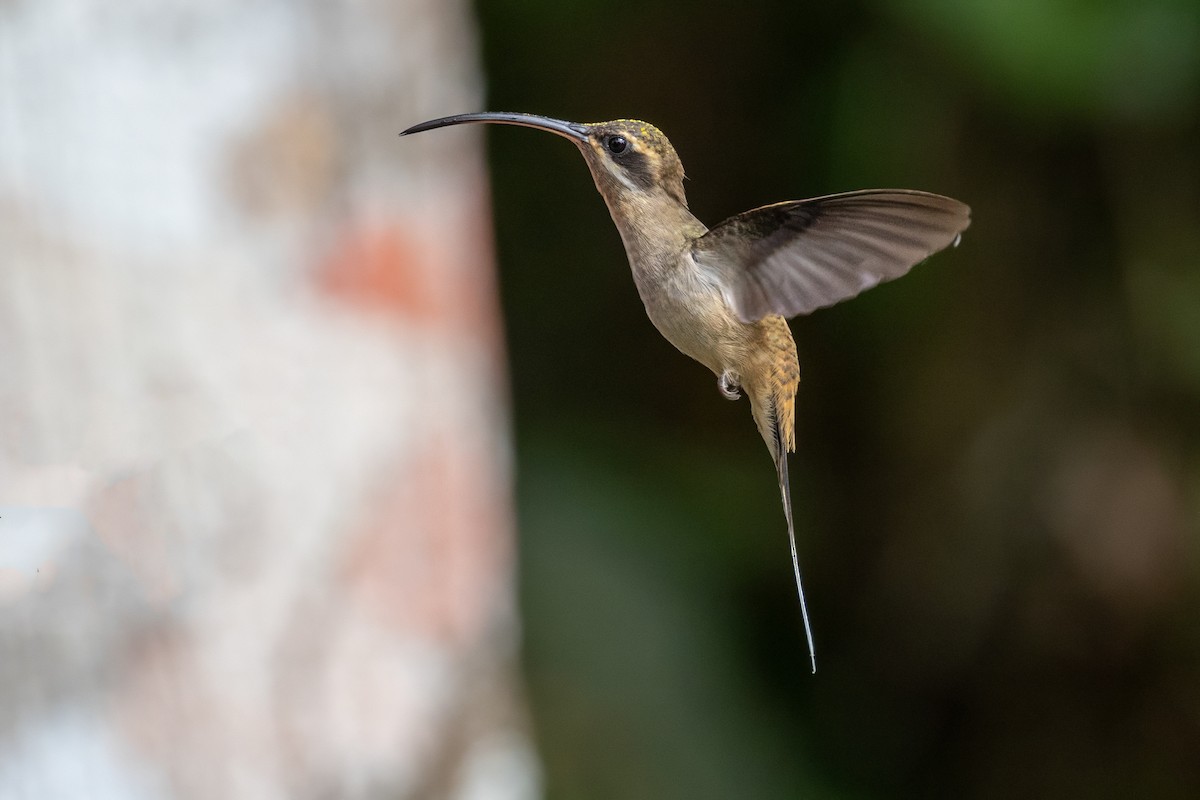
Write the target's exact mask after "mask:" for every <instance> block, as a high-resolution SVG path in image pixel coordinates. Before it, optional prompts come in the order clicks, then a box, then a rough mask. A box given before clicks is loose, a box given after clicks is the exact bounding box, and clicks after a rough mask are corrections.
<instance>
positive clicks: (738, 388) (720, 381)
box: [717, 369, 742, 400]
mask: <svg viewBox="0 0 1200 800" xmlns="http://www.w3.org/2000/svg"><path fill="white" fill-rule="evenodd" d="M717 388H718V389H720V390H721V394H722V395H724V396H725V399H726V400H737V399H738V398H739V397H741V396H742V385H741V383H739V382H738V374H737V373H736V372H734V371H733V370H731V369H727V370H725V371H724V372H722V373H721V376H720V377H719V378H717Z"/></svg>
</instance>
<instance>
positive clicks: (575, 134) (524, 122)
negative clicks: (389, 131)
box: [400, 111, 588, 141]
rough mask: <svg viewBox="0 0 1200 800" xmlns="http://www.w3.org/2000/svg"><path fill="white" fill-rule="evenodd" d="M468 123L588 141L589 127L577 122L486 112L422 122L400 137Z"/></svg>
mask: <svg viewBox="0 0 1200 800" xmlns="http://www.w3.org/2000/svg"><path fill="white" fill-rule="evenodd" d="M468 122H495V123H499V124H502V125H521V126H523V127H526V128H537V129H538V130H540V131H550V133H557V134H558V135H559V136H565V137H567V138H568V139H578V140H582V141H587V138H588V127H587V126H586V125H580V124H579V123H577V122H567V121H565V120H561V119H554V118H552V117H542V116H538V115H537V114H510V113H507V112H503V111H486V112H483V113H479V114H456V115H455V116H453V117H442V118H441V119H431V120H429V122H422V123H420V124H419V125H413V126H412V127H411V128H408V129H407V130H404V131H401V132H400V135H401V136H408V135H409V134H410V133H420V132H421V131H431V130H433V129H434V128H444V127H446V126H447V125H463V124H466V123H468Z"/></svg>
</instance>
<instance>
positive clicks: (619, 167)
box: [400, 112, 971, 673]
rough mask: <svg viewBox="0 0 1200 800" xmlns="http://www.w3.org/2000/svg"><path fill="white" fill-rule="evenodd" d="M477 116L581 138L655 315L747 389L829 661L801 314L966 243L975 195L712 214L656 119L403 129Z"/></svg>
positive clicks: (730, 388) (835, 199) (808, 632)
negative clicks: (798, 422)
mask: <svg viewBox="0 0 1200 800" xmlns="http://www.w3.org/2000/svg"><path fill="white" fill-rule="evenodd" d="M466 123H499V124H505V125H520V126H524V127H527V128H536V129H537V130H542V131H548V132H550V133H554V134H557V135H559V136H562V137H565V138H566V139H568V140H570V141H571V142H573V143H574V144H575V146H576V147H578V148H579V151H580V152H581V153H582V154H583V158H584V161H586V162H587V165H588V169H589V170H591V173H592V178H593V180H595V182H596V188H597V189H598V190H599V192H600V195H601V196H602V197H603V198H604V202H605V204H606V205H607V206H608V210H609V213H610V214H611V215H612V219H613V222H614V223H615V224H616V226H617V230H618V231H619V232H620V235H621V240H622V242H623V243H624V245H625V252H626V254H627V255H628V257H629V266H630V268H631V269H632V271H633V281H634V283H635V284H636V285H637V291H638V295H639V296H640V297H641V299H642V303H643V304H644V305H645V307H646V314H647V315H648V316H649V317H650V321H651V322H652V323H653V324H654V327H655V328H657V329H658V331H659V333H661V334H662V335H663V336H664V337H665V338H666V339H667V341H669V342H670V343H671V344H672V345H674V346H675V347H676V348H677V349H678V350H680V351H681V352H682V353H684V354H685V355H687V356H690V357H691V358H693V359H695V360H696V361H699V362H700V363H701V364H703V365H704V366H706V367H708V369H710V370H712V372H713V374H714V375H716V376H717V388H718V390H719V391H720V392H721V394H722V395H723V396H724V397H726V398H728V399H730V400H737V399H738V398H739V397H740V396H741V394H742V392H745V394H746V397H747V398H748V399H749V401H750V413H751V415H752V416H753V418H754V423H755V425H757V427H758V431H759V433H760V434H761V435H762V438H763V441H764V442H766V445H767V449H768V450H769V451H770V453H771V458H772V460H773V461H774V462H775V470H776V474H777V477H778V480H779V492H780V495H781V496H782V499H783V513H784V518H785V520H786V522H787V532H788V542H789V544H790V546H791V555H792V571H793V573H794V575H795V579H796V592H797V594H798V595H799V598H800V613H801V617H802V619H803V621H804V634H805V638H806V640H807V643H808V655H809V660H810V662H811V664H812V671H813V673H816V671H817V657H816V648H815V646H814V644H813V635H812V626H811V625H810V623H809V615H808V604H807V602H806V601H805V598H804V584H803V581H802V580H801V577H800V561H799V558H798V557H797V555H796V532H795V525H794V523H793V520H792V500H791V491H790V489H789V484H788V462H787V454H788V453H789V452H795V449H796V430H795V404H796V392H797V390H798V388H799V385H800V362H799V359H798V358H797V355H796V342H795V340H794V339H793V338H792V333H791V330H790V329H789V328H788V324H787V320H788V319H789V318H790V317H794V316H798V315H801V314H807V313H809V312H810V311H813V310H815V309H818V308H823V307H825V306H830V305H833V304H835V303H839V302H841V301H843V300H847V299H849V298H851V297H854V296H856V295H858V294H859V293H860V292H862V291H864V290H866V289H869V288H871V287H872V286H875V285H876V284H879V283H882V282H883V281H888V280H892V279H893V278H898V277H900V276H901V275H903V274H905V273H906V272H908V271H909V269H911V268H912V267H913V266H914V265H915V264H917V263H919V262H921V261H923V260H925V259H926V258H928V257H929V256H931V255H933V254H934V253H936V252H938V251H939V250H942V249H943V248H945V247H947V246H949V245H952V244H953V245H957V244H958V241H959V239H960V237H961V234H962V232H963V231H964V230H966V228H967V226H968V225H969V224H970V215H971V210H970V208H968V207H967V206H966V205H964V204H963V203H960V202H959V201H957V200H953V199H951V198H949V197H943V196H941V195H937V194H930V193H928V192H921V191H915V190H910V189H866V190H861V191H854V192H844V193H841V194H832V195H826V196H823V197H814V198H811V199H808V200H791V201H787V202H782V203H775V204H772V205H767V206H762V207H761V208H755V209H752V210H750V211H745V212H743V213H741V214H735V215H734V216H732V217H730V218H729V219H727V220H725V221H724V222H721V223H719V224H718V225H716V226H715V227H713V228H708V227H706V226H705V225H704V223H702V222H700V220H698V219H697V218H696V217H695V216H694V215H693V214H692V213H691V211H689V210H688V202H687V196H686V195H685V194H684V189H683V178H684V174H683V164H682V163H681V162H680V160H679V156H678V155H676V153H675V148H674V147H672V146H671V142H670V141H669V140H668V139H667V137H666V136H664V135H663V133H662V131H660V130H659V129H658V128H656V127H654V126H653V125H651V124H650V123H648V122H642V121H640V120H635V119H618V120H611V121H609V122H594V123H577V122H567V121H565V120H560V119H554V118H551V117H544V116H539V115H535V114H518V113H505V112H483V113H475V114H458V115H456V116H451V117H442V118H440V119H435V120H430V121H428V122H422V123H420V124H418V125H413V126H412V127H410V128H408V129H407V130H405V131H403V132H402V133H401V134H400V135H401V136H407V135H409V134H414V133H420V132H422V131H428V130H433V129H434V128H443V127H446V126H448V125H462V124H466Z"/></svg>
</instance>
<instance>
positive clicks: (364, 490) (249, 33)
mask: <svg viewBox="0 0 1200 800" xmlns="http://www.w3.org/2000/svg"><path fill="white" fill-rule="evenodd" d="M475 49H476V45H475V41H474V34H473V29H472V26H471V23H470V20H469V12H468V9H467V8H466V7H465V5H463V4H459V3H435V2H427V1H426V0H396V1H393V2H383V1H382V0H357V1H356V2H346V3H338V4H326V3H294V2H288V1H287V0H262V1H261V2H255V3H245V2H234V0H215V2H207V3H192V2H186V1H185V0H168V1H167V2H164V1H163V0H153V1H151V0H136V1H135V2H123V3H120V4H115V5H114V4H107V3H100V2H91V1H89V0H37V1H36V2H32V1H30V2H22V1H21V0H18V1H17V2H9V3H4V4H2V5H0V797H4V798H26V797H28V798H78V797H95V798H158V797H169V798H176V797H178V798H284V797H287V798H305V797H339V798H342V797H417V796H419V797H464V798H524V797H530V796H534V795H536V794H537V768H536V762H535V759H534V757H533V755H532V751H531V748H530V746H529V744H528V741H527V738H526V736H525V734H524V731H523V716H522V710H521V703H520V698H519V692H518V691H517V690H516V681H515V679H514V674H513V672H514V671H513V657H514V655H513V654H514V641H515V622H514V613H513V604H512V568H511V567H512V560H513V557H512V523H511V509H510V497H509V489H510V486H509V483H510V475H509V470H510V454H509V440H508V429H507V409H506V399H505V389H504V372H503V363H502V361H503V348H502V345H501V344H500V342H501V336H500V326H499V321H498V314H497V305H496V300H495V297H494V287H493V276H492V254H491V239H490V236H491V233H490V229H489V209H488V207H487V205H486V199H485V198H486V196H487V193H486V178H485V175H484V170H483V165H482V159H481V153H480V146H479V142H480V140H479V139H478V138H477V137H475V136H472V135H470V134H466V135H458V136H446V137H429V138H427V139H425V138H422V139H415V140H408V141H401V140H400V139H398V138H397V136H396V132H397V131H399V130H401V129H402V128H403V127H405V126H407V125H408V124H411V123H412V122H414V121H417V120H419V119H421V118H424V117H426V116H433V115H434V114H436V113H439V112H442V111H444V110H445V109H446V108H455V109H466V108H474V107H475V106H477V105H478V103H479V86H478V85H479V75H478V72H477V65H476V63H475V61H474V53H475Z"/></svg>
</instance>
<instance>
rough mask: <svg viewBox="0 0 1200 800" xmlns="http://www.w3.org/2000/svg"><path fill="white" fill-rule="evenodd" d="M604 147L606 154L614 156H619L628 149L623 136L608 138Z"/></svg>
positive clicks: (627, 141) (627, 143)
mask: <svg viewBox="0 0 1200 800" xmlns="http://www.w3.org/2000/svg"><path fill="white" fill-rule="evenodd" d="M604 146H605V147H607V148H608V152H610V153H612V154H613V155H614V156H619V155H621V153H624V152H625V151H626V150H627V149H629V140H628V139H626V138H625V137H624V136H610V137H608V141H607V142H605V143H604Z"/></svg>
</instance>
